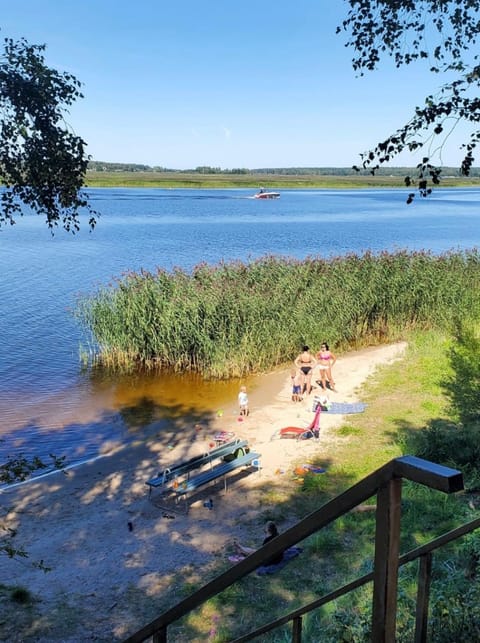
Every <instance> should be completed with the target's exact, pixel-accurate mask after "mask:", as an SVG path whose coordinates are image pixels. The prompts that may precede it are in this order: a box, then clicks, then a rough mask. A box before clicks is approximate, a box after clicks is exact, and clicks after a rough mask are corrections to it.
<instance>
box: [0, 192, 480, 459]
mask: <svg viewBox="0 0 480 643" xmlns="http://www.w3.org/2000/svg"><path fill="white" fill-rule="evenodd" d="M88 192H89V193H90V195H91V199H92V202H93V206H94V207H95V208H96V209H97V210H99V211H100V212H101V213H102V217H101V219H100V221H99V224H98V226H97V229H96V230H95V231H94V232H93V233H89V232H88V231H87V230H82V231H81V233H80V234H78V235H76V236H71V235H68V234H67V233H65V232H63V231H60V230H59V231H57V232H56V234H55V236H53V237H52V236H51V235H50V232H49V231H48V229H47V227H46V226H45V224H44V223H43V222H42V220H41V219H40V217H37V216H25V217H23V218H22V219H19V221H18V224H17V225H15V226H13V227H12V228H8V229H7V228H5V229H4V230H3V231H2V232H1V233H0V268H1V280H0V302H1V311H2V314H1V316H0V338H1V341H0V438H3V443H0V446H1V451H2V453H3V454H7V453H8V454H19V453H20V452H24V453H26V454H30V455H31V454H33V453H37V454H40V455H45V454H47V453H49V452H54V453H56V454H57V455H62V454H65V455H66V456H67V459H68V461H69V462H75V461H79V460H82V459H88V458H91V457H95V456H97V455H98V454H99V453H101V452H102V451H105V450H106V449H108V448H111V447H112V445H115V444H117V443H118V442H123V441H126V440H127V441H128V440H130V439H133V438H135V437H138V436H139V435H140V436H142V435H143V434H144V429H143V425H145V424H147V423H148V422H149V421H151V420H152V419H155V420H159V422H160V423H161V422H162V420H163V421H165V422H167V421H171V420H172V418H175V419H176V421H177V422H178V426H179V429H182V426H183V425H182V421H183V418H188V419H186V420H185V426H184V428H185V430H189V426H190V420H191V416H201V415H202V414H203V413H208V412H210V411H215V410H216V409H220V408H223V407H225V408H233V407H235V403H236V394H237V390H238V382H227V383H225V382H224V383H218V382H216V383H203V382H201V381H200V380H199V378H183V379H182V378H174V377H170V376H167V375H155V376H153V375H148V376H140V375H139V376H136V377H126V376H124V377H120V376H119V377H114V378H108V377H100V376H98V375H97V376H95V377H94V376H91V375H90V374H89V373H86V372H83V371H82V368H81V365H80V361H79V345H80V343H81V341H82V329H81V328H79V327H78V326H77V325H76V322H75V321H74V318H73V316H72V314H71V311H72V309H73V308H74V307H75V301H76V297H77V294H78V293H90V292H92V291H93V290H95V288H96V287H97V286H99V285H105V284H108V283H109V282H110V281H111V280H112V278H114V277H118V276H121V275H122V273H123V272H126V271H130V270H134V271H138V270H140V269H142V268H144V269H147V270H153V269H154V268H155V267H157V266H160V267H163V268H166V269H171V268H173V267H175V266H179V267H182V268H184V269H190V268H192V267H193V266H194V265H196V264H197V263H200V262H203V261H206V262H209V263H217V262H219V261H221V260H226V261H228V260H231V259H241V260H244V261H248V260H249V259H254V258H257V257H260V256H263V255H265V254H277V255H283V256H288V257H296V258H299V259H302V258H305V257H306V256H321V257H331V256H336V255H343V254H346V253H349V252H354V253H362V252H364V251H366V250H372V251H375V252H377V251H381V250H384V249H385V250H395V249H399V248H401V249H410V250H421V249H427V250H431V251H432V252H434V253H441V252H444V251H448V250H451V249H453V250H457V249H465V248H472V247H478V246H480V226H479V223H480V190H478V189H451V190H450V189H442V190H436V191H435V192H434V193H433V195H432V196H431V197H429V198H428V199H421V198H420V197H417V198H416V200H415V202H414V204H413V205H410V206H407V205H406V204H405V199H406V193H407V192H406V190H387V189H381V190H283V191H282V194H281V198H280V199H276V200H265V201H260V200H255V199H252V198H249V197H251V195H252V194H253V190H244V189H237V190H186V189H183V190H173V189H172V190H163V189H131V188H130V189H120V188H119V189H91V190H89V191H88Z"/></svg>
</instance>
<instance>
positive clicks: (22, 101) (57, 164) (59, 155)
mask: <svg viewBox="0 0 480 643" xmlns="http://www.w3.org/2000/svg"><path fill="white" fill-rule="evenodd" d="M44 49H45V47H44V46H41V45H29V44H28V43H27V42H26V41H25V40H20V41H18V42H15V41H13V40H11V39H5V41H4V51H3V54H2V55H1V56H0V175H1V177H2V183H3V184H4V185H5V186H6V187H5V190H3V191H2V192H1V195H0V226H1V225H5V224H6V223H10V224H13V223H15V217H16V216H17V215H21V214H22V213H23V212H22V205H26V206H28V207H30V208H31V209H33V210H34V211H35V212H36V213H37V214H40V215H43V216H45V219H46V222H47V225H48V226H49V227H50V228H51V229H53V228H54V227H55V226H58V225H59V223H60V224H61V225H62V226H63V227H64V228H65V229H66V230H67V231H71V232H75V231H77V230H78V229H79V215H80V211H81V210H85V211H86V212H87V213H88V215H89V226H90V228H93V227H94V225H95V222H96V217H97V213H96V212H95V211H94V210H93V209H92V208H91V207H90V205H89V203H88V199H87V197H86V196H85V194H84V193H82V190H81V188H82V186H83V177H84V174H85V172H86V169H87V164H88V157H87V156H86V154H85V145H86V144H85V142H84V141H83V140H82V139H81V138H80V137H79V136H76V135H75V134H74V133H73V132H71V131H70V129H69V128H68V127H67V126H66V124H65V122H64V120H63V119H64V112H65V111H66V109H67V108H68V106H70V105H72V104H73V103H74V102H75V100H76V99H77V98H81V97H82V94H81V92H80V83H79V81H78V80H77V79H76V78H75V77H74V76H72V75H71V74H68V73H60V72H58V71H56V70H54V69H52V68H50V67H48V66H47V65H46V64H45V60H44V57H43V54H42V52H43V50H44Z"/></svg>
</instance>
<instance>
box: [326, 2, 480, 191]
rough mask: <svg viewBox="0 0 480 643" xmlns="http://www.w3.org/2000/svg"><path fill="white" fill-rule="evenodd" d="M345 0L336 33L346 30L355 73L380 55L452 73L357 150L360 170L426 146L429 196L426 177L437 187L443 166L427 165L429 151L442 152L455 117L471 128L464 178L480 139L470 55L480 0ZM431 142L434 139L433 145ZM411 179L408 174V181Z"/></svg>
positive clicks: (479, 71)
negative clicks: (401, 120) (406, 116)
mask: <svg viewBox="0 0 480 643" xmlns="http://www.w3.org/2000/svg"><path fill="white" fill-rule="evenodd" d="M349 4H350V7H351V8H350V11H349V13H348V15H347V18H346V19H345V20H344V21H343V23H342V25H341V26H339V27H338V29H337V32H341V31H345V32H346V33H347V34H348V36H349V39H348V42H347V46H349V47H352V48H353V50H354V52H355V55H354V58H353V60H352V64H353V68H354V69H355V70H356V71H358V72H359V74H360V75H363V73H364V72H365V71H372V70H375V69H376V68H377V66H378V64H379V63H380V61H381V59H382V57H385V56H389V57H391V58H392V59H393V60H394V62H395V65H396V66H397V67H400V66H402V65H410V64H411V63H414V62H418V61H421V60H423V61H426V62H427V63H428V69H429V71H430V72H431V73H436V74H439V73H442V74H446V75H447V76H448V78H449V79H450V80H449V81H448V82H447V83H446V84H444V85H443V86H441V87H440V89H439V92H438V94H437V95H435V96H433V95H431V96H427V97H426V99H425V104H424V106H423V107H416V109H415V114H414V116H413V118H412V119H411V120H410V121H409V122H408V123H406V124H405V125H404V126H403V127H401V128H400V129H398V130H397V131H396V132H395V133H394V134H392V135H391V136H389V137H388V138H387V139H386V140H385V141H382V142H381V143H378V144H377V146H376V147H375V148H374V149H373V150H371V151H369V152H366V153H365V154H362V155H361V158H362V163H361V168H363V169H368V170H370V171H371V172H372V173H374V172H375V171H376V169H377V168H378V167H379V165H380V164H382V163H385V162H388V161H390V160H391V159H392V158H393V157H395V156H396V155H397V154H399V153H400V152H402V151H403V150H405V149H406V150H409V151H415V150H418V149H421V148H424V147H425V146H428V147H429V152H428V156H427V155H426V156H425V157H424V158H423V160H422V162H421V163H419V165H418V168H417V169H418V188H419V190H420V194H421V195H422V196H426V195H427V194H429V193H430V191H431V188H430V187H429V185H430V183H432V184H433V185H436V184H438V183H439V180H440V169H439V168H438V167H435V166H434V165H432V164H431V163H430V159H431V157H432V156H434V155H435V154H437V153H440V152H441V150H442V149H443V146H444V144H445V142H446V140H447V138H448V136H449V134H450V133H451V132H452V130H453V129H454V127H455V126H456V125H457V124H458V122H459V121H465V122H467V123H469V124H470V125H471V131H470V133H469V134H468V135H467V136H468V137H469V138H468V140H466V141H465V142H464V143H463V144H462V146H461V148H462V150H463V152H464V157H463V160H462V163H461V172H462V174H464V175H465V176H468V175H469V173H470V169H471V167H472V164H473V162H474V156H473V154H474V150H475V149H476V147H477V145H478V143H479V141H480V129H479V127H478V123H479V121H480V98H479V97H478V89H479V82H480V64H479V57H478V54H476V53H474V52H475V45H476V44H477V40H478V34H479V33H480V14H479V11H480V1H479V0H468V1H466V0H416V1H413V0H349ZM419 135H420V138H419ZM434 142H435V144H437V143H438V145H437V147H436V148H434V149H432V146H433V145H434ZM361 168H357V169H361ZM410 183H411V179H410V177H407V178H406V184H407V185H410ZM412 199H413V194H411V195H410V196H409V200H410V201H411V200H412Z"/></svg>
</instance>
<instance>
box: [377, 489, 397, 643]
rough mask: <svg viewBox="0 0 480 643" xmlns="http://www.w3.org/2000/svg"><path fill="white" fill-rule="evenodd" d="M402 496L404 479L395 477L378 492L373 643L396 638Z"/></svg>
mask: <svg viewBox="0 0 480 643" xmlns="http://www.w3.org/2000/svg"><path fill="white" fill-rule="evenodd" d="M401 499H402V480H401V478H392V479H391V480H390V481H389V482H387V483H386V484H385V485H384V486H383V487H381V488H380V489H379V490H378V493H377V516H376V528H375V563H374V570H373V609H372V642H373V643H393V642H394V641H395V628H396V615H397V614H396V612H397V581H398V554H399V543H400V514H401Z"/></svg>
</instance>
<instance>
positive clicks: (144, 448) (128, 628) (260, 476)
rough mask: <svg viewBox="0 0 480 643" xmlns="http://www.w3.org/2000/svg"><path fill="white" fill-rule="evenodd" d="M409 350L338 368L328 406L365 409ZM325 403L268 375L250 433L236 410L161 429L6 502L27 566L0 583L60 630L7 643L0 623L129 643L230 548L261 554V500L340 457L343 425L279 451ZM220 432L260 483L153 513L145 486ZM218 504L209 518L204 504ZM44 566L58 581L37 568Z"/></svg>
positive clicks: (247, 480) (342, 362)
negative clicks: (248, 455)
mask: <svg viewBox="0 0 480 643" xmlns="http://www.w3.org/2000/svg"><path fill="white" fill-rule="evenodd" d="M405 347H406V345H405V344H404V343H398V344H393V345H388V346H381V347H373V348H369V349H366V350H362V351H358V352H351V353H348V354H345V355H340V356H339V358H338V361H337V363H336V365H335V367H334V375H335V380H336V382H337V392H335V393H333V392H331V393H329V398H330V400H331V401H334V402H337V401H338V402H357V401H359V400H360V397H359V396H360V392H359V388H360V387H361V385H362V384H363V383H364V382H365V381H366V380H367V378H368V377H369V376H370V375H372V374H373V373H374V372H375V370H376V369H377V367H378V366H380V365H384V364H388V363H391V362H392V361H393V360H396V359H401V358H402V355H403V353H404V350H405ZM314 379H316V378H315V377H314ZM319 392H320V391H319V387H318V386H317V387H316V389H314V390H313V391H312V394H311V395H310V396H309V397H307V398H305V399H304V400H303V401H302V402H298V403H294V402H292V400H291V381H290V369H285V370H281V371H277V372H275V373H272V374H269V375H263V376H261V377H259V378H258V379H257V381H256V386H255V387H251V388H250V390H249V403H250V415H249V416H248V417H246V418H245V419H243V420H242V421H239V417H238V409H237V403H236V400H232V404H231V406H230V407H229V408H225V409H223V412H222V413H219V414H218V416H216V417H215V418H214V421H213V422H211V423H209V424H208V425H207V426H202V425H201V428H197V430H196V429H195V428H193V427H192V434H191V436H190V437H189V438H186V437H183V438H182V439H178V436H176V435H175V428H174V427H172V429H171V430H169V429H167V430H165V429H164V427H162V431H161V432H159V433H158V434H157V435H155V432H154V431H153V432H151V434H152V437H150V438H149V440H148V441H147V442H146V443H145V442H140V441H139V442H138V443H134V444H133V445H129V446H128V447H123V448H118V449H117V450H116V452H114V453H111V454H109V455H108V456H106V457H103V458H101V459H98V460H96V461H94V462H91V463H87V464H83V465H81V466H78V467H75V468H72V469H69V470H68V471H67V472H66V473H61V472H57V473H55V474H52V475H49V476H47V477H44V478H40V479H38V480H35V481H31V482H29V483H28V484H24V485H21V486H18V487H16V488H14V489H10V490H6V491H3V492H2V493H1V495H0V498H1V502H2V505H3V506H4V507H5V506H12V508H13V509H12V511H11V512H10V514H9V516H8V522H9V525H10V526H11V527H14V528H16V529H17V536H16V538H15V542H16V544H17V545H18V546H23V547H25V549H26V550H27V551H28V552H29V558H28V559H25V560H22V561H21V562H16V561H12V560H9V559H7V558H5V557H3V558H0V578H1V581H2V583H4V584H16V585H20V586H24V587H26V588H28V589H29V590H30V591H31V592H32V593H33V594H35V595H37V596H38V597H39V598H40V601H39V603H37V604H36V609H37V610H38V611H39V612H40V613H41V614H42V616H43V623H42V627H43V628H46V627H47V626H46V623H49V622H50V623H51V626H50V629H49V630H47V631H48V632H49V633H48V634H47V635H45V634H39V632H38V631H37V632H36V631H35V629H33V630H30V631H29V632H25V631H24V632H23V633H22V632H21V631H19V632H18V638H11V636H12V633H11V631H8V633H7V634H5V636H8V638H5V636H4V637H3V638H1V637H2V636H3V635H4V632H5V631H6V630H5V629H3V631H2V628H5V627H7V626H4V624H3V623H2V622H1V621H2V620H3V619H0V640H2V641H6V640H8V641H9V642H12V643H13V641H37V642H38V643H46V642H47V641H49V642H53V641H64V642H65V643H67V642H68V643H73V642H76V643H78V642H79V641H87V640H95V641H116V640H122V639H123V638H125V637H126V636H128V635H129V634H131V633H133V632H134V631H135V630H136V629H138V628H140V627H141V626H142V625H145V624H146V623H147V622H148V621H150V620H151V619H152V618H154V617H155V616H158V614H159V610H158V608H157V609H156V607H155V605H156V598H157V599H158V597H163V596H164V595H165V593H166V592H167V591H168V592H170V594H172V596H173V599H172V602H173V600H176V598H178V599H180V598H181V597H183V594H181V592H180V590H179V589H178V588H177V589H175V588H172V587H171V582H172V578H173V576H174V575H175V574H178V573H179V572H183V571H184V572H185V574H186V576H190V577H191V578H192V579H195V580H196V582H198V579H199V578H201V569H202V567H205V566H208V565H209V564H210V563H212V561H214V560H215V559H216V558H217V557H225V555H226V554H225V552H226V548H227V547H228V545H229V544H230V543H231V542H232V538H233V537H238V538H239V539H240V540H243V541H245V542H249V543H250V544H254V543H255V542H256V541H257V540H258V535H259V533H260V529H261V527H260V526H261V524H262V520H263V517H264V512H265V506H264V505H263V506H261V505H260V503H259V502H258V499H259V498H260V497H261V494H262V493H263V494H265V490H266V489H269V490H277V491H278V493H279V494H281V493H282V491H283V492H285V491H286V490H287V487H288V485H291V482H287V479H290V480H291V476H287V475H285V474H287V473H288V472H291V471H292V469H293V468H294V467H295V466H296V465H298V464H299V463H303V462H308V461H309V460H310V459H312V458H314V457H315V454H316V453H318V452H321V453H322V454H328V453H330V454H333V453H334V446H335V441H336V439H337V438H336V436H335V429H336V428H338V427H339V426H340V425H341V424H342V422H343V421H344V416H342V415H329V414H328V413H322V414H321V421H320V438H319V440H302V441H297V440H287V439H283V440H280V439H272V436H274V434H275V432H276V431H278V430H279V429H281V428H282V427H286V426H298V427H306V426H307V425H308V424H309V423H310V422H311V421H312V419H313V413H312V401H313V395H315V394H316V393H319ZM217 431H229V432H230V431H231V432H234V433H235V435H236V436H238V437H241V438H246V439H248V441H249V444H250V445H251V446H252V447H253V448H254V449H255V451H257V452H259V453H260V454H261V456H262V457H261V464H262V469H261V472H260V473H256V472H251V473H249V474H248V475H246V474H241V475H235V476H234V477H233V479H232V481H231V482H230V484H229V486H228V491H227V493H225V492H224V489H223V485H222V483H221V482H220V483H219V484H217V485H216V486H215V487H214V488H212V487H208V488H205V489H203V490H202V491H201V492H200V493H199V494H198V495H197V496H195V497H194V498H193V499H192V502H191V505H190V511H189V513H188V514H187V515H183V514H181V513H178V512H172V511H165V510H164V509H163V508H161V507H159V506H157V504H158V503H157V502H156V496H155V494H154V495H153V502H152V499H149V497H148V488H147V486H146V485H145V481H146V480H148V479H149V478H151V477H152V476H153V475H155V474H156V472H157V471H159V470H161V469H162V468H164V467H165V466H168V465H171V464H174V463H176V462H179V461H182V460H185V459H187V458H189V457H192V456H193V455H196V454H199V453H203V452H205V451H206V450H208V447H209V445H210V444H211V442H212V437H213V435H215V432H217ZM209 498H212V501H213V508H212V509H208V508H206V507H205V506H204V504H203V503H204V502H205V500H206V499H209ZM172 516H173V517H172ZM257 518H258V521H257V520H256V519H257ZM129 523H130V524H129ZM288 526H289V525H288V524H282V525H280V527H281V529H284V528H286V527H288ZM35 560H37V561H39V560H43V562H44V564H45V565H47V566H48V567H50V568H51V571H50V572H49V573H47V574H45V573H43V572H42V571H40V570H38V569H37V568H35V567H34V566H33V565H32V562H33V561H35ZM20 627H21V626H19V629H20ZM43 631H46V630H43Z"/></svg>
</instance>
